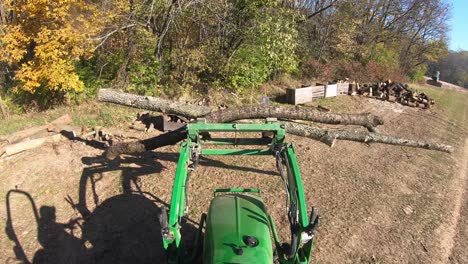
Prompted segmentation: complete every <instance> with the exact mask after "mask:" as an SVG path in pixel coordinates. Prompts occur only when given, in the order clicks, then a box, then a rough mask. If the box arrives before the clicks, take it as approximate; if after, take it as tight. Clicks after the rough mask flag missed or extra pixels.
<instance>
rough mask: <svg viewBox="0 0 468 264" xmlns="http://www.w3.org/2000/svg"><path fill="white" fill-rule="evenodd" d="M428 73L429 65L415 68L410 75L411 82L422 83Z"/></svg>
mask: <svg viewBox="0 0 468 264" xmlns="http://www.w3.org/2000/svg"><path fill="white" fill-rule="evenodd" d="M426 72H427V65H426V64H421V65H418V66H416V67H414V68H413V70H412V71H411V72H410V73H409V77H410V80H411V81H412V82H417V81H422V80H423V79H424V75H426Z"/></svg>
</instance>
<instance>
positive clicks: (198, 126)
mask: <svg viewBox="0 0 468 264" xmlns="http://www.w3.org/2000/svg"><path fill="white" fill-rule="evenodd" d="M187 130H188V137H189V138H190V139H191V140H193V141H194V142H195V141H196V140H198V134H199V133H200V132H264V131H272V132H274V133H275V141H276V142H283V140H284V136H285V130H284V125H282V124H279V123H277V122H273V123H265V124H205V123H201V122H200V123H190V124H188V125H187Z"/></svg>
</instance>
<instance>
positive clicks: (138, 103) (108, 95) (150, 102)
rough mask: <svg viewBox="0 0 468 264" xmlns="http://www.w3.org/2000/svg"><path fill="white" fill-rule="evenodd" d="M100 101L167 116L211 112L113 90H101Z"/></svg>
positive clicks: (192, 116) (202, 108)
mask: <svg viewBox="0 0 468 264" xmlns="http://www.w3.org/2000/svg"><path fill="white" fill-rule="evenodd" d="M98 99H99V101H103V102H109V103H115V104H120V105H126V106H130V107H135V108H139V109H146V110H150V111H157V112H162V113H166V114H175V115H181V116H184V117H187V118H196V117H202V116H205V115H207V114H209V113H210V112H211V108H209V107H206V106H197V105H190V104H186V103H183V102H174V101H169V100H165V99H161V98H156V97H151V96H142V95H136V94H128V93H124V92H120V91H117V90H113V89H99V92H98Z"/></svg>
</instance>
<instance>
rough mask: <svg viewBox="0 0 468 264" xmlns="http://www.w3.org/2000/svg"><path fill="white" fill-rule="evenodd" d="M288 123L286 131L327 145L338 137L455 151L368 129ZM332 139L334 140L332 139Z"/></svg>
mask: <svg viewBox="0 0 468 264" xmlns="http://www.w3.org/2000/svg"><path fill="white" fill-rule="evenodd" d="M284 123H285V125H286V132H288V133H289V134H292V135H296V136H301V137H308V138H312V139H316V140H320V141H322V142H324V143H326V144H327V145H330V146H333V145H334V143H335V140H336V139H341V140H348V141H356V142H362V143H367V144H370V143H382V144H389V145H399V146H406V147H414V148H423V149H430V150H437V151H442V152H447V153H452V152H453V147H452V146H450V145H444V144H438V143H429V142H425V141H418V140H413V139H406V138H400V137H395V136H391V135H385V134H380V133H373V132H367V131H357V130H344V129H322V128H318V127H311V126H307V125H303V124H298V123H293V122H284ZM330 139H332V140H330Z"/></svg>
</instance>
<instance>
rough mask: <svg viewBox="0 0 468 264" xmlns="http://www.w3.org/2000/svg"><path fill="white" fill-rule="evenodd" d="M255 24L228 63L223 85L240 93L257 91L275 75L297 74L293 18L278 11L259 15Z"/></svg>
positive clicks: (285, 12) (295, 34)
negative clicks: (250, 90) (252, 89)
mask: <svg viewBox="0 0 468 264" xmlns="http://www.w3.org/2000/svg"><path fill="white" fill-rule="evenodd" d="M256 18H257V19H256V21H255V25H256V27H253V28H252V29H251V30H250V31H249V32H248V33H249V34H247V36H246V43H245V44H244V45H242V46H241V47H240V48H239V49H238V50H236V51H235V53H234V54H233V55H232V58H231V59H230V61H229V62H228V65H227V71H226V80H227V82H226V85H227V86H228V87H230V88H232V89H234V90H235V91H238V92H242V91H245V90H248V89H251V88H257V87H259V86H260V85H262V84H263V83H264V82H265V81H266V80H267V79H268V78H271V77H273V76H275V75H276V74H278V73H291V72H295V71H297V65H298V59H297V56H296V54H295V51H296V46H297V38H298V32H297V29H296V27H295V19H294V18H295V16H294V14H292V13H291V12H289V11H287V10H283V9H277V10H274V11H272V12H262V13H258V15H257V17H256Z"/></svg>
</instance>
